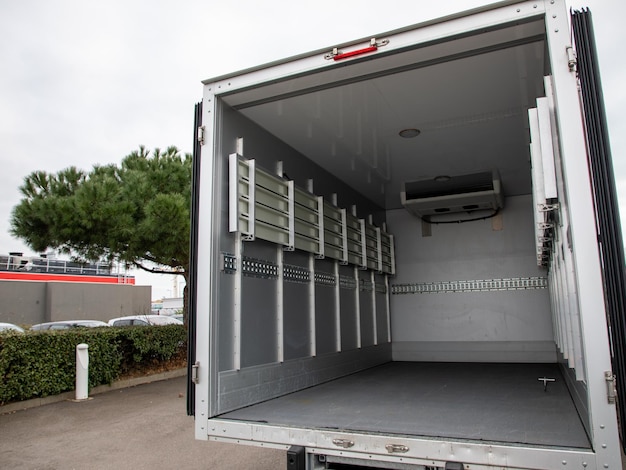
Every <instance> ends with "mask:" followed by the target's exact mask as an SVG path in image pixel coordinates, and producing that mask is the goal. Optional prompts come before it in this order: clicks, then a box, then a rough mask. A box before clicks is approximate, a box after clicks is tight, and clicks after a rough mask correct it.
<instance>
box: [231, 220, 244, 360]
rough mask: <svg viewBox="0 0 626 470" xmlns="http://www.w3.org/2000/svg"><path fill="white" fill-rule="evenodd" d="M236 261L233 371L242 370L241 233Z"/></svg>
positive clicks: (237, 235) (236, 247)
mask: <svg viewBox="0 0 626 470" xmlns="http://www.w3.org/2000/svg"><path fill="white" fill-rule="evenodd" d="M234 255H235V259H236V260H237V270H236V271H235V279H234V287H233V290H234V292H233V294H234V295H233V369H235V370H239V369H241V302H242V293H241V289H242V284H243V279H242V278H243V273H242V271H243V263H242V261H243V241H242V240H241V232H237V233H235V253H234Z"/></svg>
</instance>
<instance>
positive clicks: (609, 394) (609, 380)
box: [604, 370, 617, 403]
mask: <svg viewBox="0 0 626 470" xmlns="http://www.w3.org/2000/svg"><path fill="white" fill-rule="evenodd" d="M604 380H605V381H606V398H607V400H608V401H609V403H615V397H616V395H617V390H616V389H615V376H614V375H613V372H611V371H610V370H607V371H605V372H604Z"/></svg>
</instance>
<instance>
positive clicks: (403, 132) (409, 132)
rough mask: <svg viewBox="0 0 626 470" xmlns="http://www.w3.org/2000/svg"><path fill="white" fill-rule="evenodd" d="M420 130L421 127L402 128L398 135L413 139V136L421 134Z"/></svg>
mask: <svg viewBox="0 0 626 470" xmlns="http://www.w3.org/2000/svg"><path fill="white" fill-rule="evenodd" d="M420 132H421V131H420V130H419V129H414V128H409V129H402V130H401V131H400V132H398V135H399V136H400V137H403V138H405V139H412V138H413V137H417V136H418V135H420Z"/></svg>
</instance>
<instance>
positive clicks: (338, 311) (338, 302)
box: [333, 260, 341, 352]
mask: <svg viewBox="0 0 626 470" xmlns="http://www.w3.org/2000/svg"><path fill="white" fill-rule="evenodd" d="M333 266H334V268H335V269H334V273H333V274H334V275H335V331H336V332H337V333H336V334H337V336H336V338H335V341H336V344H335V350H336V351H337V352H341V285H340V282H339V261H337V260H335V261H334V262H333Z"/></svg>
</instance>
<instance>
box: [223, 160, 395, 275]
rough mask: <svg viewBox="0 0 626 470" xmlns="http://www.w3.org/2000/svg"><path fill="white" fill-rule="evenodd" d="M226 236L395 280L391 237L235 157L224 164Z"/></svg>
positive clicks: (378, 228)
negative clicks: (266, 243)
mask: <svg viewBox="0 0 626 470" xmlns="http://www.w3.org/2000/svg"><path fill="white" fill-rule="evenodd" d="M229 191H230V194H229V230H230V232H239V233H240V234H241V239H242V240H243V241H253V240H255V239H261V240H265V241H269V242H272V243H275V244H277V245H282V246H283V247H284V249H285V250H302V251H305V252H308V253H313V254H314V255H315V256H316V257H317V258H331V259H335V260H337V261H339V262H340V263H342V264H350V265H354V266H356V267H358V268H360V269H364V270H366V269H369V270H372V271H376V272H380V273H384V274H395V260H394V249H393V235H390V234H388V233H386V232H385V231H384V230H382V229H381V228H380V227H376V226H375V225H374V224H373V223H371V221H366V220H365V219H360V218H358V217H357V216H356V215H354V214H351V213H348V212H347V210H346V209H342V208H339V207H336V206H335V205H333V204H330V203H329V202H327V201H324V199H323V197H321V196H316V195H314V194H311V193H310V192H308V191H305V190H304V189H301V188H299V187H296V186H295V184H294V182H293V181H291V180H287V179H285V178H281V177H279V176H277V175H273V174H271V173H270V172H268V171H267V170H264V169H262V168H259V167H258V166H257V165H256V164H255V160H246V159H245V158H243V157H242V156H241V155H239V154H236V153H234V154H231V155H230V159H229Z"/></svg>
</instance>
